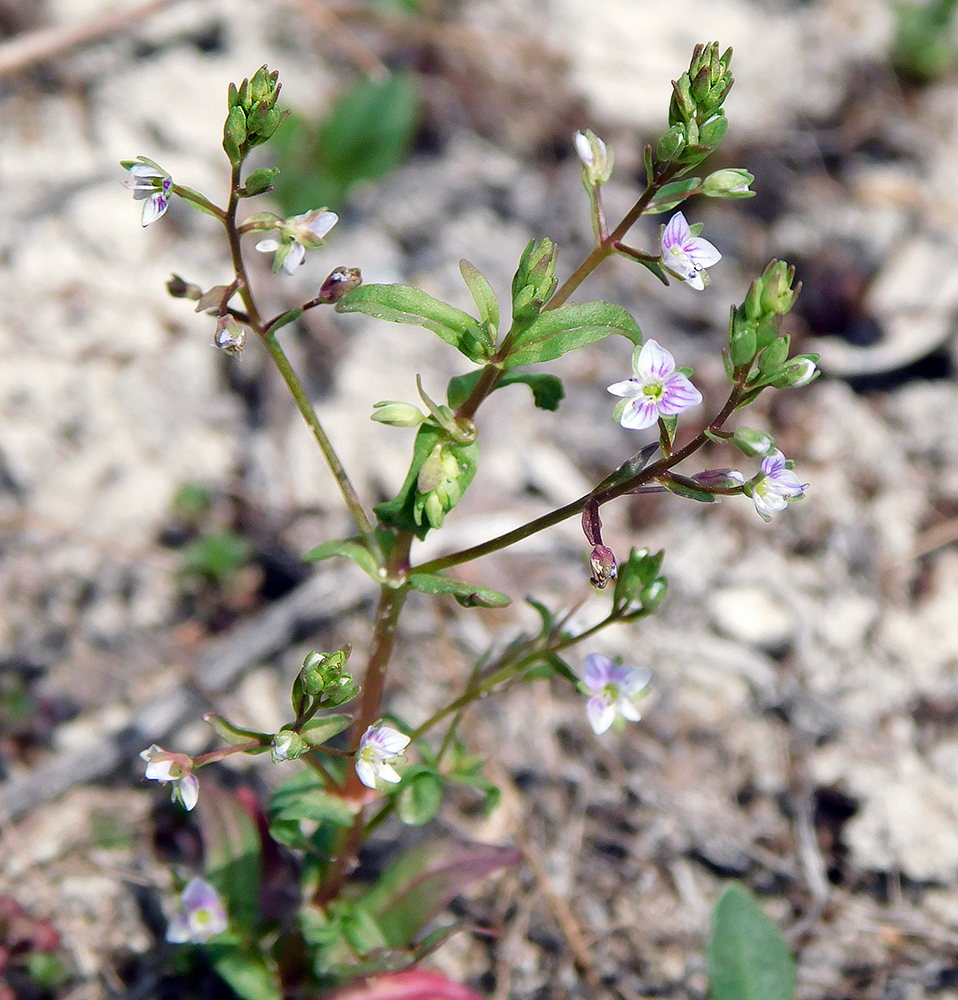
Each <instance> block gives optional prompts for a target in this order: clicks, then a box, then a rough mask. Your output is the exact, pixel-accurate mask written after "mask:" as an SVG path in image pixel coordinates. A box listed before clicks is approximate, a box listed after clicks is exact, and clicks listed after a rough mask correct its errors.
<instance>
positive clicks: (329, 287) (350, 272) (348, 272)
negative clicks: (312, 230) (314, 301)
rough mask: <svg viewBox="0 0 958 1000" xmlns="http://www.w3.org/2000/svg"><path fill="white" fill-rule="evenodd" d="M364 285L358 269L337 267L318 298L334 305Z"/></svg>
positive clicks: (328, 276) (329, 276)
mask: <svg viewBox="0 0 958 1000" xmlns="http://www.w3.org/2000/svg"><path fill="white" fill-rule="evenodd" d="M362 283H363V276H362V275H361V274H360V273H359V268H358V267H337V268H335V269H334V270H332V271H330V272H329V274H328V275H327V276H326V280H325V281H324V282H323V284H322V287H321V288H320V290H319V295H318V296H317V298H318V299H319V301H320V302H326V303H328V304H329V305H334V304H335V303H337V302H339V300H340V299H342V298H343V297H344V296H346V295H348V294H349V293H350V292H351V291H352V290H353V289H354V288H358V287H359V286H360V285H361V284H362ZM374 419H375V418H374Z"/></svg>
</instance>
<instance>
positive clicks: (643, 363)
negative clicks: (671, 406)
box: [635, 340, 675, 385]
mask: <svg viewBox="0 0 958 1000" xmlns="http://www.w3.org/2000/svg"><path fill="white" fill-rule="evenodd" d="M674 371H675V358H673V357H672V355H671V354H670V353H669V352H668V351H667V350H666V349H665V348H664V347H662V346H661V345H660V344H659V342H658V341H656V340H647V341H646V342H645V343H644V344H643V345H642V350H641V351H639V356H638V358H637V359H636V362H635V376H636V378H637V379H638V380H639V381H640V382H644V383H645V384H646V385H647V384H649V383H650V382H664V381H665V380H666V379H667V378H668V377H669V375H671V374H672V372H674Z"/></svg>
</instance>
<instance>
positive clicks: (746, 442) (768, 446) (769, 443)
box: [732, 427, 775, 458]
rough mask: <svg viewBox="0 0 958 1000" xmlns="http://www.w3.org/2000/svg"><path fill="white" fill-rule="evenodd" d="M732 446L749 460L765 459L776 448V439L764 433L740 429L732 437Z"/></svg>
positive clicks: (748, 428)
mask: <svg viewBox="0 0 958 1000" xmlns="http://www.w3.org/2000/svg"><path fill="white" fill-rule="evenodd" d="M732 444H734V445H735V447H736V448H738V450H739V451H741V452H742V453H743V454H745V455H748V456H749V458H764V457H765V456H766V455H767V454H768V453H769V452H770V451H771V450H772V449H773V448H774V447H775V439H774V438H773V437H772V435H771V434H766V433H765V432H764V431H757V430H754V429H753V428H751V427H739V428H738V429H737V430H736V431H735V433H734V434H733V435H732Z"/></svg>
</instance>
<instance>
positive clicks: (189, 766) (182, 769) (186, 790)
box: [140, 743, 200, 812]
mask: <svg viewBox="0 0 958 1000" xmlns="http://www.w3.org/2000/svg"><path fill="white" fill-rule="evenodd" d="M140 757H142V758H143V760H145V761H146V777H147V778H149V779H150V780H151V781H159V782H162V783H163V784H164V785H166V784H172V785H173V792H172V794H171V796H170V798H171V799H172V800H173V801H174V802H177V801H179V802H181V803H182V804H183V808H184V809H185V810H186V811H187V812H189V811H190V810H191V809H192V808H193V807H194V806H195V805H196V802H197V800H198V799H199V796H200V783H199V779H198V778H197V777H196V775H195V774H193V761H192V760H191V759H190V758H189V757H187V756H186V754H182V753H171V752H170V751H169V750H164V749H162V748H161V747H158V746H157V745H156V744H155V743H154V744H153V746H151V747H150V748H149V749H148V750H144V751H142V752H141V754H140Z"/></svg>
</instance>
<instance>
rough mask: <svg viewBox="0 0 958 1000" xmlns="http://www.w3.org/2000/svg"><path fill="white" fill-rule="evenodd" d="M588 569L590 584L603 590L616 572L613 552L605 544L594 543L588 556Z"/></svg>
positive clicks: (614, 576)
mask: <svg viewBox="0 0 958 1000" xmlns="http://www.w3.org/2000/svg"><path fill="white" fill-rule="evenodd" d="M589 569H590V570H591V572H590V575H589V582H590V583H591V584H592V586H593V587H595V588H596V590H605V588H606V587H607V586H608V585H609V583H611V581H612V580H614V579H615V578H616V575H617V574H618V567H617V566H616V562H615V553H614V552H613V551H612V549H610V548H607V547H606V546H605V545H596V546H595V548H594V549H593V550H592V555H590V556H589Z"/></svg>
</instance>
